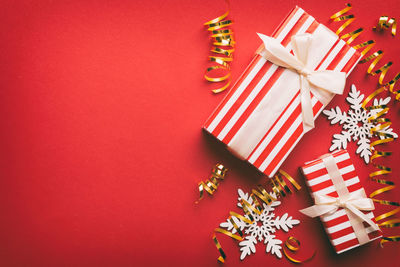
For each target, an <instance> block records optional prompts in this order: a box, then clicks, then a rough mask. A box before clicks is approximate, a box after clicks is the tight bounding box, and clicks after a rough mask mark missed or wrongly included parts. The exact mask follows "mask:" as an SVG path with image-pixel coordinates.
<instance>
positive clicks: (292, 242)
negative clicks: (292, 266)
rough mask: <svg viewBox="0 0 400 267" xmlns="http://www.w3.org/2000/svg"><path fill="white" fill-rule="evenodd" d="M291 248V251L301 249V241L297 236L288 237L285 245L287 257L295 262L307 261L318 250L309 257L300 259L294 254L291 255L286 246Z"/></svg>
mask: <svg viewBox="0 0 400 267" xmlns="http://www.w3.org/2000/svg"><path fill="white" fill-rule="evenodd" d="M285 247H286V248H288V249H289V251H291V252H297V251H298V250H299V249H300V241H299V240H297V239H296V238H295V237H293V236H290V237H288V239H286V241H285V246H284V247H283V254H284V255H285V257H286V258H287V259H288V260H290V261H291V262H293V263H303V262H306V261H309V260H311V259H312V258H314V256H315V254H316V251H314V253H313V254H312V255H311V256H310V257H309V258H306V259H304V260H299V259H295V258H293V257H292V256H290V255H289V253H288V252H287V251H286V248H285Z"/></svg>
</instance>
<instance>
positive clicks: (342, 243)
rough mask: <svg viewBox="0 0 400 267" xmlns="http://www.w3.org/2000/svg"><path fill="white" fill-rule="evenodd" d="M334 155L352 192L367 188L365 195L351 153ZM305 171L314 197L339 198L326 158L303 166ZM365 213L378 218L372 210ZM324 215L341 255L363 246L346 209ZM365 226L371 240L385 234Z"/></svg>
mask: <svg viewBox="0 0 400 267" xmlns="http://www.w3.org/2000/svg"><path fill="white" fill-rule="evenodd" d="M331 155H332V156H333V158H334V160H335V162H336V165H337V167H338V169H339V172H340V174H341V175H342V177H343V180H344V182H345V184H346V187H347V189H348V190H349V192H350V195H351V194H354V193H355V192H356V191H363V192H364V194H365V191H364V188H363V187H362V185H361V183H360V179H359V178H358V176H357V174H356V171H355V169H354V166H353V163H352V161H351V159H350V156H349V153H347V151H346V150H338V151H335V152H333V153H331ZM302 171H303V174H304V176H305V178H306V183H307V185H308V187H309V189H310V191H311V193H312V196H313V197H314V196H315V194H321V195H327V196H330V197H335V198H336V197H338V194H337V192H336V190H335V187H334V185H333V183H332V180H331V178H330V177H329V175H328V171H327V169H326V167H325V165H324V163H323V161H322V159H316V160H313V161H310V162H307V163H306V164H305V165H304V166H303V167H302ZM364 214H366V215H367V216H368V217H369V218H370V219H372V220H373V221H374V219H373V218H374V217H375V216H374V213H373V212H372V211H371V212H364ZM320 218H321V221H322V223H323V225H324V228H325V231H326V233H327V234H328V237H329V239H330V241H331V243H332V245H333V246H334V248H335V250H336V252H337V253H338V254H339V253H342V252H345V251H347V250H350V249H352V248H355V247H358V246H360V244H359V242H358V239H357V237H356V235H355V233H354V230H353V228H352V226H351V224H350V220H349V217H348V216H347V214H346V211H345V210H344V209H343V208H339V209H338V210H337V211H336V212H334V213H332V214H329V215H324V216H321V217H320ZM364 227H365V229H366V232H367V234H368V237H369V239H370V241H372V240H375V239H377V238H380V237H381V233H380V232H379V231H375V230H374V229H373V228H372V227H371V226H369V225H368V224H367V223H364Z"/></svg>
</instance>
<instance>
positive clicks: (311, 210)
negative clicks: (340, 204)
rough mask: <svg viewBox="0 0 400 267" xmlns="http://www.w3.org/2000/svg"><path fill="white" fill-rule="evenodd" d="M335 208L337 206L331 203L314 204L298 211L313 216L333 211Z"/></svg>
mask: <svg viewBox="0 0 400 267" xmlns="http://www.w3.org/2000/svg"><path fill="white" fill-rule="evenodd" d="M337 209H338V208H337V207H336V206H333V205H314V206H311V207H308V208H305V209H302V210H299V211H300V212H301V213H303V214H304V215H307V216H308V217H311V218H314V217H318V216H322V215H325V214H329V213H333V212H335V211H336V210H337Z"/></svg>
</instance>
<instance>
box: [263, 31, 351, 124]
mask: <svg viewBox="0 0 400 267" xmlns="http://www.w3.org/2000/svg"><path fill="white" fill-rule="evenodd" d="M258 36H259V37H260V38H261V40H262V41H263V42H264V46H265V49H264V50H263V51H262V52H261V53H260V54H261V55H262V56H263V57H264V58H265V59H267V60H269V61H271V62H272V63H274V64H276V65H278V66H281V67H284V68H288V69H292V70H295V71H297V73H298V74H299V75H300V93H301V108H302V114H303V124H304V125H305V126H308V127H307V128H310V129H311V128H314V114H313V109H312V104H311V95H310V84H312V85H314V86H315V87H316V89H323V90H326V91H329V92H331V93H335V94H342V93H343V90H344V86H345V83H346V73H345V72H339V71H333V70H318V71H314V70H313V68H312V66H309V64H307V63H308V60H307V57H308V53H309V49H310V47H311V43H312V40H313V36H312V35H311V34H309V33H304V34H297V35H294V36H292V38H291V45H292V48H293V53H294V55H292V54H291V53H290V52H289V50H288V49H286V48H285V47H284V46H283V45H282V44H281V43H280V42H279V41H278V40H276V39H274V38H271V37H269V36H266V35H264V34H260V33H258ZM305 128H306V127H305Z"/></svg>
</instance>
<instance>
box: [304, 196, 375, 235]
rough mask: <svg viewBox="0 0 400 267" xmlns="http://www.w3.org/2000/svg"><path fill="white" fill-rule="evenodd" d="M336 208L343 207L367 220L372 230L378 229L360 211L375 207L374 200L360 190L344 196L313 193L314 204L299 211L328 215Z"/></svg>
mask: <svg viewBox="0 0 400 267" xmlns="http://www.w3.org/2000/svg"><path fill="white" fill-rule="evenodd" d="M338 208H344V209H347V210H348V211H350V212H351V213H353V214H354V215H355V216H357V217H358V218H360V219H361V220H362V221H364V222H367V223H368V224H369V225H371V226H372V228H373V229H374V230H377V231H378V230H379V227H378V225H376V223H374V222H373V221H372V220H371V219H370V218H368V217H367V216H366V215H365V214H364V213H363V212H362V211H371V210H374V209H375V206H374V202H373V201H372V200H371V199H370V198H365V197H364V196H363V194H362V193H361V191H356V192H355V193H353V194H351V195H347V196H346V197H338V198H335V197H330V196H326V195H318V194H316V195H315V205H314V206H311V207H308V208H305V209H302V210H300V212H301V213H303V214H305V215H307V216H309V217H312V218H314V217H318V216H323V215H329V214H332V213H334V212H335V211H337V209H338Z"/></svg>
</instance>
